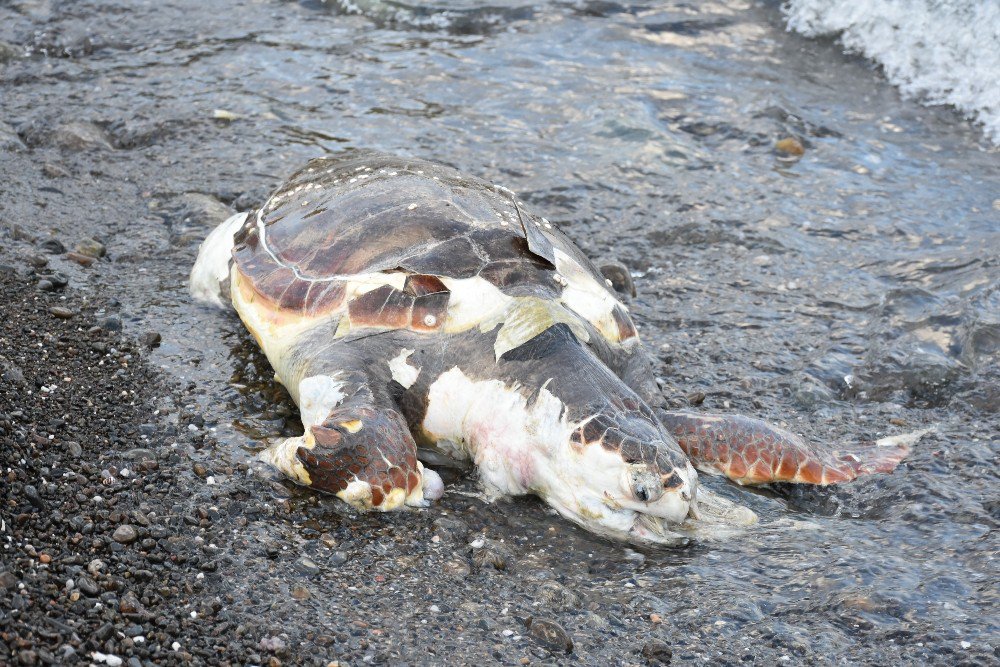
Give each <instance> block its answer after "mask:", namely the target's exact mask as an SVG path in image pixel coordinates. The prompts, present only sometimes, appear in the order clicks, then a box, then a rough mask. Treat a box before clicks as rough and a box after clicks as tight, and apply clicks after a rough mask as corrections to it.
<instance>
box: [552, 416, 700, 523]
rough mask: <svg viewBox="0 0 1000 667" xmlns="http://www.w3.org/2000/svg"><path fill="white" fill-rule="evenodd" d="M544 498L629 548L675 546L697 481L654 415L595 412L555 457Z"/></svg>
mask: <svg viewBox="0 0 1000 667" xmlns="http://www.w3.org/2000/svg"><path fill="white" fill-rule="evenodd" d="M552 459H553V460H552V466H551V468H550V470H549V471H548V472H549V474H548V475H547V477H548V480H547V481H548V483H546V484H545V486H544V489H542V491H541V495H543V496H544V497H545V499H546V500H547V501H548V503H549V504H550V505H552V506H553V507H554V508H555V509H556V510H557V511H558V512H559V513H560V514H562V515H563V516H564V517H566V518H568V519H570V520H572V521H574V522H576V523H577V524H579V525H581V526H583V527H584V528H586V529H587V530H589V531H591V532H594V533H598V534H601V535H606V536H608V537H612V538H615V539H619V540H626V541H630V542H653V543H665V542H675V541H676V540H677V538H678V537H679V536H678V534H677V533H675V532H673V531H672V530H671V527H675V528H676V527H679V525H680V524H681V523H682V522H684V521H685V520H686V519H687V518H688V517H693V516H694V515H695V512H696V503H697V492H698V475H697V473H696V472H695V470H694V468H693V467H692V466H691V463H690V462H689V461H688V459H687V457H686V456H685V455H684V453H683V452H682V451H681V449H680V447H679V446H678V445H677V443H676V442H675V441H674V440H673V438H672V437H671V436H670V435H669V434H668V433H667V432H666V431H665V429H664V428H663V427H662V426H661V425H660V424H659V422H658V421H657V420H656V418H655V417H653V416H652V415H646V414H643V412H640V411H636V412H629V411H623V412H618V411H616V412H614V413H609V412H599V413H597V414H595V415H594V416H592V417H590V418H588V419H587V420H586V421H584V422H583V423H582V424H581V425H580V426H579V427H578V428H576V429H575V430H574V431H573V432H572V433H571V434H570V436H569V442H568V443H567V445H566V446H565V447H562V448H560V449H559V452H558V454H555V455H554V456H553V457H552Z"/></svg>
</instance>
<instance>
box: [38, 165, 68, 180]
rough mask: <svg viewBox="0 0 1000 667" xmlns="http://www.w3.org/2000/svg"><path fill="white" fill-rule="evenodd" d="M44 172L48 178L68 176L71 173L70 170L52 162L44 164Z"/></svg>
mask: <svg viewBox="0 0 1000 667" xmlns="http://www.w3.org/2000/svg"><path fill="white" fill-rule="evenodd" d="M42 174H43V175H44V176H46V177H48V178H68V177H69V175H70V173H69V171H67V170H66V169H63V168H62V167H60V166H59V165H57V164H52V163H51V162H46V163H45V164H43V165H42Z"/></svg>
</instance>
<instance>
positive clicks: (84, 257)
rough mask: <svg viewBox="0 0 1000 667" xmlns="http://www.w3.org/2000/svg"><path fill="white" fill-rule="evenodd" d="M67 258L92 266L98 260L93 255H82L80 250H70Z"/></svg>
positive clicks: (82, 264) (81, 264)
mask: <svg viewBox="0 0 1000 667" xmlns="http://www.w3.org/2000/svg"><path fill="white" fill-rule="evenodd" d="M66 259H68V260H71V261H74V262H76V263H77V264H79V265H80V266H90V265H92V264H93V263H94V262H96V261H97V260H96V259H94V258H93V257H88V256H87V255H81V254H80V253H78V252H68V253H66Z"/></svg>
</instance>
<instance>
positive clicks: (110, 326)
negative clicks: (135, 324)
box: [97, 315, 122, 332]
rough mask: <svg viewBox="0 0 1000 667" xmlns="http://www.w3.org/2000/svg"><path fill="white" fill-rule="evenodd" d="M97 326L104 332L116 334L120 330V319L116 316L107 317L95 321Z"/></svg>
mask: <svg viewBox="0 0 1000 667" xmlns="http://www.w3.org/2000/svg"><path fill="white" fill-rule="evenodd" d="M97 325H98V326H99V327H101V328H102V329H104V330H105V331H113V332H118V331H121V330H122V318H120V317H118V316H117V315H108V316H106V317H102V318H100V319H99V320H97Z"/></svg>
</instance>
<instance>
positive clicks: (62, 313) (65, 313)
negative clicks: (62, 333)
mask: <svg viewBox="0 0 1000 667" xmlns="http://www.w3.org/2000/svg"><path fill="white" fill-rule="evenodd" d="M49 312H50V313H52V314H53V315H55V316H56V317H58V318H59V319H61V320H68V319H69V318H71V317H73V316H74V315H76V311H73V310H70V309H69V308H64V307H63V306H52V307H51V308H49Z"/></svg>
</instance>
